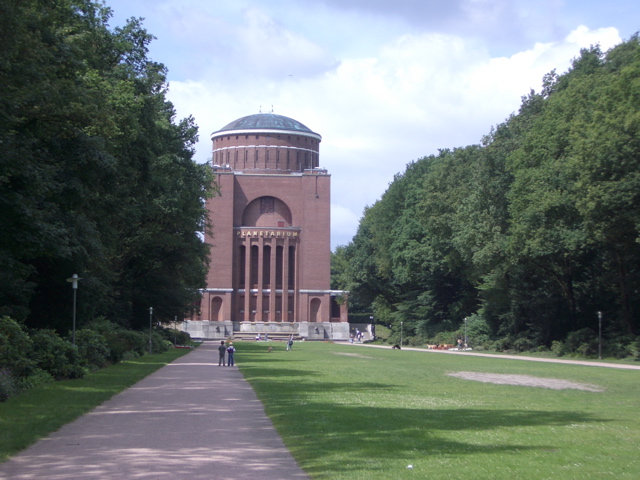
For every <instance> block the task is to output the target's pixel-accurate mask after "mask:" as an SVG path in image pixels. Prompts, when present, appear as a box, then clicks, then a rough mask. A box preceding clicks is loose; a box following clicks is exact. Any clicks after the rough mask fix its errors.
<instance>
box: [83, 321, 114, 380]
mask: <svg viewBox="0 0 640 480" xmlns="http://www.w3.org/2000/svg"><path fill="white" fill-rule="evenodd" d="M76 347H77V348H78V353H79V354H80V358H81V359H82V362H83V363H84V366H85V367H87V368H88V369H89V370H91V371H95V370H99V369H101V368H104V367H106V366H107V365H109V360H110V358H111V350H110V349H109V345H108V344H107V340H106V338H105V337H104V336H103V335H101V334H99V333H97V332H95V331H93V330H89V329H86V328H85V329H82V330H78V331H77V332H76Z"/></svg>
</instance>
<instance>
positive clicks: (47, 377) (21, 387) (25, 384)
mask: <svg viewBox="0 0 640 480" xmlns="http://www.w3.org/2000/svg"><path fill="white" fill-rule="evenodd" d="M52 382H55V379H54V378H53V377H52V376H51V374H50V373H49V372H45V371H44V370H40V369H39V368H36V370H35V372H34V373H33V375H29V376H28V377H25V378H21V379H19V380H18V382H17V383H18V391H19V392H23V391H25V390H28V389H30V388H34V387H37V386H39V385H46V384H48V383H52Z"/></svg>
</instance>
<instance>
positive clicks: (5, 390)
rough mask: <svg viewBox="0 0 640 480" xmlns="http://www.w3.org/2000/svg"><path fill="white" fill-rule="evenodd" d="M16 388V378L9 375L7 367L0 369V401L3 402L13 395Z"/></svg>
mask: <svg viewBox="0 0 640 480" xmlns="http://www.w3.org/2000/svg"><path fill="white" fill-rule="evenodd" d="M17 390H18V386H17V384H16V379H15V378H14V377H13V375H11V372H10V371H9V369H7V368H3V369H0V402H4V401H5V400H7V399H8V398H9V397H12V396H13V395H15V394H16V393H17Z"/></svg>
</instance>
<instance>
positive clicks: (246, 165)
mask: <svg viewBox="0 0 640 480" xmlns="http://www.w3.org/2000/svg"><path fill="white" fill-rule="evenodd" d="M211 140H212V143H213V152H212V153H213V155H212V159H213V162H212V163H213V166H212V168H213V173H214V177H215V182H216V184H217V186H218V188H219V195H218V196H216V197H214V198H212V199H210V200H209V201H208V203H207V209H208V211H209V215H210V220H211V223H212V224H213V228H212V230H213V236H212V237H210V236H208V235H207V236H206V238H205V240H206V242H207V243H209V244H210V245H211V254H210V265H209V274H208V279H207V288H206V290H205V291H204V292H203V297H202V302H201V305H200V310H199V312H198V313H197V314H196V315H195V316H194V317H193V318H192V319H191V321H187V322H185V329H186V330H187V331H189V333H191V334H192V336H199V337H204V338H225V337H228V336H231V335H234V334H240V333H252V332H255V333H256V334H257V333H262V334H264V333H269V334H271V335H272V336H276V335H288V334H293V335H294V336H300V337H304V338H309V339H326V338H330V339H342V340H346V339H347V338H348V323H347V322H348V319H347V308H346V304H345V305H342V306H340V307H337V306H336V303H335V297H336V295H339V294H341V293H342V292H332V291H331V290H330V261H331V257H330V255H331V245H330V238H331V232H330V206H331V196H330V195H331V191H330V182H331V177H330V175H329V174H328V172H327V171H326V170H325V169H322V168H320V167H319V150H320V142H321V140H322V138H321V136H320V135H318V134H317V133H314V132H312V131H311V130H309V129H308V128H307V127H305V126H304V125H302V124H301V123H299V122H297V121H295V120H293V119H290V118H287V117H283V116H280V115H274V114H257V115H251V116H248V117H243V118H241V119H238V120H236V121H235V122H232V123H230V124H229V125H227V126H226V127H224V128H223V129H221V130H219V131H217V132H214V133H213V134H212V135H211ZM194 334H195V335H194Z"/></svg>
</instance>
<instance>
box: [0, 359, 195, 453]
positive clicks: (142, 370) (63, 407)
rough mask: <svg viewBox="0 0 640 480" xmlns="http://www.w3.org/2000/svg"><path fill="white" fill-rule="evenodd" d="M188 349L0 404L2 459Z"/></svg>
mask: <svg viewBox="0 0 640 480" xmlns="http://www.w3.org/2000/svg"><path fill="white" fill-rule="evenodd" d="M188 352H190V350H188V349H179V348H177V349H171V350H169V351H168V352H165V353H161V354H156V355H145V356H143V357H140V358H138V359H136V360H132V361H127V362H121V363H119V364H117V365H113V366H111V367H108V368H105V369H102V370H100V371H98V372H95V373H92V374H90V375H87V376H86V377H85V378H82V379H79V380H64V381H61V382H54V383H51V384H49V385H44V386H42V387H38V388H34V389H31V390H28V391H26V392H24V393H22V394H21V395H18V396H16V397H13V398H10V399H9V400H7V401H6V402H2V403H0V462H2V461H5V460H6V459H7V458H8V457H9V456H10V455H13V454H15V453H17V452H19V451H20V450H22V449H24V448H26V447H28V446H29V445H31V444H32V443H34V442H36V441H37V440H38V439H40V438H41V437H44V436H46V435H48V434H49V433H51V432H53V431H55V430H57V429H59V428H60V427H62V426H63V425H65V424H67V423H69V422H71V421H73V420H75V419H76V418H78V417H79V416H80V415H82V414H84V413H86V412H88V411H90V410H92V409H93V408H95V407H97V406H98V405H100V404H101V403H103V402H105V401H106V400H108V399H109V398H111V397H112V396H113V395H115V394H117V393H120V392H121V391H123V390H124V389H126V388H128V387H130V386H131V385H133V384H135V383H137V382H138V381H140V380H142V379H143V378H144V377H146V376H147V375H150V374H151V373H153V372H155V371H156V370H158V369H159V368H161V367H164V366H165V365H166V364H168V363H171V362H172V361H174V360H175V359H176V358H178V357H181V356H182V355H184V354H186V353H188Z"/></svg>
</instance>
